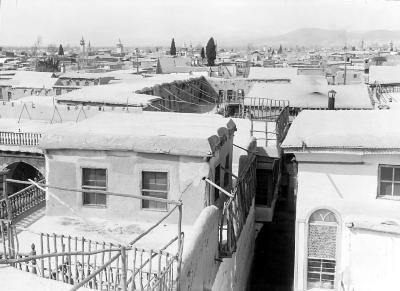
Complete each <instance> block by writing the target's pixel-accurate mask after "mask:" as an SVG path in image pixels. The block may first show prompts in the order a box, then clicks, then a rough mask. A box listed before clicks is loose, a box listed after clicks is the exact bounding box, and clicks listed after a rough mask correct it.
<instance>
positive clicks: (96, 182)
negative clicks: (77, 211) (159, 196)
mask: <svg viewBox="0 0 400 291" xmlns="http://www.w3.org/2000/svg"><path fill="white" fill-rule="evenodd" d="M82 189H83V190H96V191H97V190H99V191H105V190H107V170H106V169H92V168H83V169H82ZM106 200H107V199H106V194H102V193H89V192H83V205H94V206H105V205H106Z"/></svg>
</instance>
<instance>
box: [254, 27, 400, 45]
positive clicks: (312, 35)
mask: <svg viewBox="0 0 400 291" xmlns="http://www.w3.org/2000/svg"><path fill="white" fill-rule="evenodd" d="M362 40H364V42H365V43H366V44H371V43H389V42H390V41H393V43H396V42H399V41H400V31H390V30H372V31H365V32H356V31H353V32H347V31H346V30H329V29H321V28H302V29H298V30H294V31H291V32H288V33H285V34H281V35H277V36H271V37H267V38H265V39H263V40H258V41H255V42H254V43H253V44H254V45H259V46H262V45H266V46H276V45H279V44H282V45H283V46H294V45H299V46H315V45H317V46H344V45H345V44H346V45H348V46H350V45H359V44H360V43H361V41H362Z"/></svg>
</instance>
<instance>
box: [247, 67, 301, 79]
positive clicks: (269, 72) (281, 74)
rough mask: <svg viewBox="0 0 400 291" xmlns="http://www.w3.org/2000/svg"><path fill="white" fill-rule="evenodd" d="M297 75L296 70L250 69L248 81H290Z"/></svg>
mask: <svg viewBox="0 0 400 291" xmlns="http://www.w3.org/2000/svg"><path fill="white" fill-rule="evenodd" d="M296 75H297V68H262V67H250V71H249V76H248V78H249V79H260V80H284V79H286V80H292V79H293V78H295V77H296Z"/></svg>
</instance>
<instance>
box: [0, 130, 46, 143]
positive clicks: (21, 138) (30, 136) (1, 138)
mask: <svg viewBox="0 0 400 291" xmlns="http://www.w3.org/2000/svg"><path fill="white" fill-rule="evenodd" d="M41 136H42V134H41V133H34V132H7V131H1V132H0V144H4V145H16V146H37V145H38V144H39V140H40V138H41Z"/></svg>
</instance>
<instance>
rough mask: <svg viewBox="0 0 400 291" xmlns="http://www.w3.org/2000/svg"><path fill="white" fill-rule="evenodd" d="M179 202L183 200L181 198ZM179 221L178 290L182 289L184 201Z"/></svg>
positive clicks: (180, 207) (179, 208)
mask: <svg viewBox="0 0 400 291" xmlns="http://www.w3.org/2000/svg"><path fill="white" fill-rule="evenodd" d="M179 202H182V201H181V200H180V201H179ZM178 210H179V221H178V256H179V257H178V266H177V280H176V290H177V291H179V290H180V284H181V282H180V281H181V267H182V203H181V204H179V206H178Z"/></svg>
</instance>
